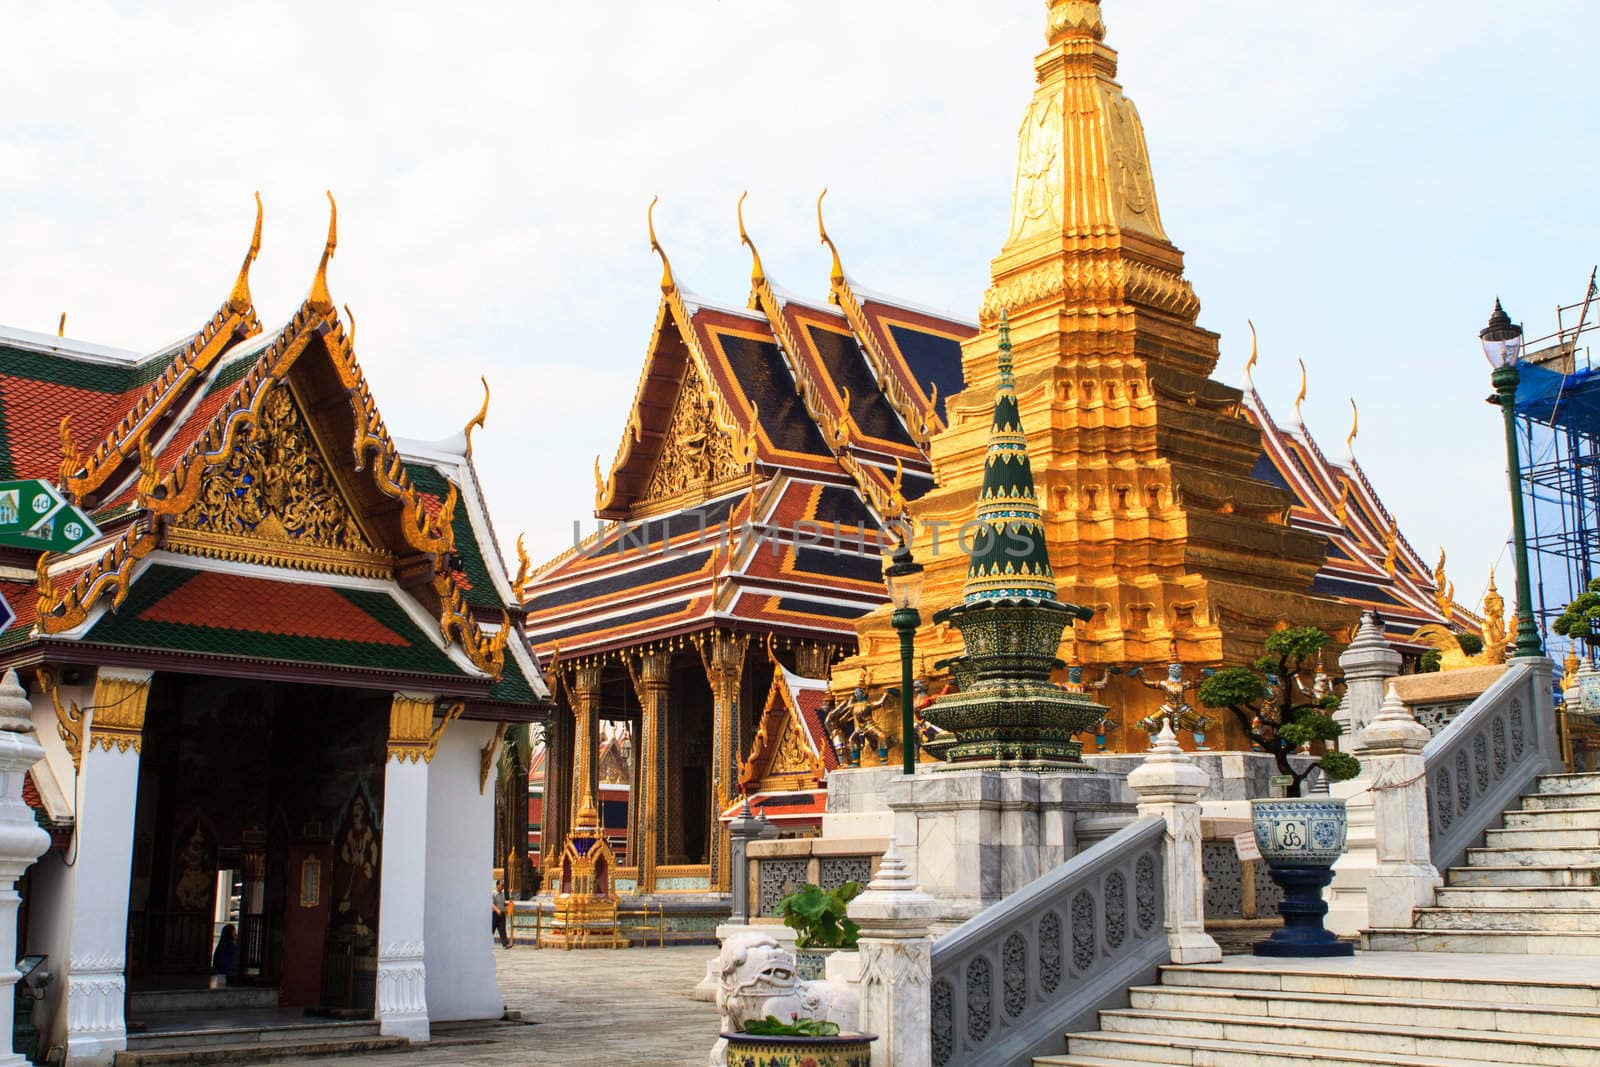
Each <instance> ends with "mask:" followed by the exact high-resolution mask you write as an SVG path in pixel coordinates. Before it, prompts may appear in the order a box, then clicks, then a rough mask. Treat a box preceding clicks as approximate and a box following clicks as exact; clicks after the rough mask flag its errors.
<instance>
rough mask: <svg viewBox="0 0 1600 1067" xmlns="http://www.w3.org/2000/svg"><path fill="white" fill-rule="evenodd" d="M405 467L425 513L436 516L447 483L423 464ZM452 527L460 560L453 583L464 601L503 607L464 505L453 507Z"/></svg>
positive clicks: (474, 605)
mask: <svg viewBox="0 0 1600 1067" xmlns="http://www.w3.org/2000/svg"><path fill="white" fill-rule="evenodd" d="M406 470H407V471H408V472H409V473H410V475H411V484H412V485H415V486H416V487H417V492H418V493H419V494H421V496H422V501H423V505H424V506H425V507H426V508H427V509H428V514H429V515H431V516H433V517H434V518H437V517H438V515H439V509H440V507H441V506H442V505H443V504H444V500H445V497H447V496H449V494H450V482H449V481H448V480H446V478H445V477H444V475H442V474H440V473H439V471H438V470H437V469H436V468H434V467H433V466H431V465H429V464H426V463H407V464H406ZM451 528H452V530H453V531H454V533H455V549H456V556H457V558H458V559H459V561H460V565H459V566H458V567H457V568H456V570H455V572H454V577H455V579H456V585H458V586H460V587H461V591H462V592H463V593H464V594H465V595H466V598H467V603H468V604H471V605H472V606H473V607H475V608H494V609H496V610H498V609H500V608H503V607H506V604H505V603H504V602H503V601H502V600H501V599H500V594H499V593H497V592H495V588H494V581H493V579H491V578H490V577H489V567H488V563H487V562H486V561H485V553H484V546H482V545H480V544H479V543H478V536H477V534H476V533H475V532H474V530H473V528H472V517H471V516H470V515H469V514H468V513H467V509H466V507H464V506H462V505H459V504H458V505H457V506H456V510H455V514H454V515H453V516H452V518H451Z"/></svg>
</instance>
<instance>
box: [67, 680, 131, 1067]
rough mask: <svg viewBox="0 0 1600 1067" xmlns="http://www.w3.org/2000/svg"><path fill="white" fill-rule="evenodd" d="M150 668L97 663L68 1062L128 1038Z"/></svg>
mask: <svg viewBox="0 0 1600 1067" xmlns="http://www.w3.org/2000/svg"><path fill="white" fill-rule="evenodd" d="M150 679H151V672H150V671H131V670H124V669H122V668H113V667H101V668H100V669H99V671H98V672H97V673H96V676H95V683H94V703H93V704H92V705H91V706H90V708H86V709H84V710H85V714H86V718H87V723H86V727H85V728H86V730H87V733H86V735H85V736H86V740H85V743H84V746H83V766H82V767H81V768H80V770H79V773H78V808H77V823H76V826H77V849H78V858H77V863H76V864H75V865H74V868H73V889H72V922H71V941H70V944H71V946H72V947H71V952H70V958H69V959H68V961H67V968H66V971H67V994H66V995H67V1055H66V1063H67V1067H78V1065H80V1064H96V1065H100V1064H109V1063H111V1061H112V1059H113V1058H114V1057H115V1055H116V1054H117V1052H118V1051H120V1050H121V1049H124V1048H127V1045H128V1032H127V1022H126V1020H125V1019H124V1017H123V1008H122V1005H123V1000H124V998H125V996H126V991H127V986H126V983H125V982H124V980H123V971H124V969H125V968H126V966H127V958H126V956H125V952H126V949H127V943H128V882H129V878H130V876H131V874H132V869H133V819H134V809H135V807H136V805H137V803H138V799H139V749H140V747H141V745H142V743H143V734H144V713H145V706H146V704H147V703H148V701H149V698H150Z"/></svg>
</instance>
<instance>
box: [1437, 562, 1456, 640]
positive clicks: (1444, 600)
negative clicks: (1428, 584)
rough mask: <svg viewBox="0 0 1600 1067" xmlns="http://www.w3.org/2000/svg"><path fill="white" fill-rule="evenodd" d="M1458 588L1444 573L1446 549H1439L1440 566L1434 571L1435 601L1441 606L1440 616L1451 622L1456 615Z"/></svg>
mask: <svg viewBox="0 0 1600 1067" xmlns="http://www.w3.org/2000/svg"><path fill="white" fill-rule="evenodd" d="M1455 598H1456V587H1455V585H1454V583H1452V582H1451V581H1450V580H1449V579H1448V578H1446V577H1445V573H1444V549H1443V548H1441V549H1439V565H1438V566H1437V567H1435V568H1434V569H1433V601H1434V603H1436V604H1438V605H1439V614H1441V615H1443V616H1444V621H1445V622H1449V621H1450V616H1452V615H1454V614H1455V606H1456V603H1455Z"/></svg>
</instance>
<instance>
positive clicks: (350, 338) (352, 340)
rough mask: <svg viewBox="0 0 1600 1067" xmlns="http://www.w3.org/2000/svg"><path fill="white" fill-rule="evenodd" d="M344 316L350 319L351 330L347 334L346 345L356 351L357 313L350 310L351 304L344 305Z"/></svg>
mask: <svg viewBox="0 0 1600 1067" xmlns="http://www.w3.org/2000/svg"><path fill="white" fill-rule="evenodd" d="M344 317H345V318H347V319H349V320H350V332H349V333H348V334H346V335H345V339H344V343H345V347H346V348H348V349H350V351H352V352H354V351H355V350H356V313H355V312H354V311H351V310H350V305H349V304H346V305H345V306H344Z"/></svg>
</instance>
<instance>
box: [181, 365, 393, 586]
mask: <svg viewBox="0 0 1600 1067" xmlns="http://www.w3.org/2000/svg"><path fill="white" fill-rule="evenodd" d="M169 540H170V541H171V543H172V547H175V548H181V549H184V550H187V551H193V552H196V553H198V554H201V555H210V556H217V557H221V558H229V559H238V560H242V561H246V562H256V563H270V564H278V565H286V566H299V567H310V568H312V569H318V570H335V571H340V572H344V573H371V572H374V571H379V570H381V567H380V566H379V565H380V564H382V563H383V562H384V561H385V560H386V559H387V557H386V556H385V555H384V554H383V553H382V552H380V551H379V550H378V549H376V548H374V547H373V545H372V543H371V542H370V541H369V540H368V539H367V537H366V535H365V534H364V533H363V532H362V530H361V527H360V525H359V523H358V522H357V521H356V517H355V515H354V513H353V512H351V510H350V506H349V504H347V503H346V502H345V499H344V496H343V494H342V493H341V492H340V491H339V485H338V482H337V481H336V479H335V478H334V475H333V471H332V470H331V469H330V468H329V466H328V463H327V460H326V459H324V458H323V455H322V451H321V449H320V448H319V447H318V446H317V442H316V438H315V437H313V436H312V433H311V427H310V425H309V424H308V423H307V422H306V419H305V416H304V415H303V414H301V412H300V409H299V407H298V405H297V404H296V403H295V400H294V397H293V396H292V395H291V393H290V392H289V390H288V388H287V387H286V386H283V385H276V386H274V387H273V388H272V391H271V392H270V393H268V394H267V396H266V397H265V399H264V400H263V401H262V405H261V414H260V417H259V419H258V420H257V422H256V424H255V425H254V426H253V427H251V428H250V429H249V430H248V431H247V432H245V433H242V434H240V435H239V437H238V439H237V442H236V444H235V446H234V449H233V453H232V455H230V456H229V457H228V459H227V460H226V461H225V462H223V463H221V464H219V465H218V466H216V467H214V468H212V469H211V470H210V471H208V472H207V473H206V475H205V481H204V482H203V484H202V486H201V489H200V494H199V496H198V497H197V498H196V499H195V502H194V503H193V504H192V505H190V507H189V510H187V511H186V512H184V513H183V514H182V515H181V516H180V517H179V518H178V519H177V520H176V521H175V522H174V524H173V529H172V530H171V531H170V537H169Z"/></svg>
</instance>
